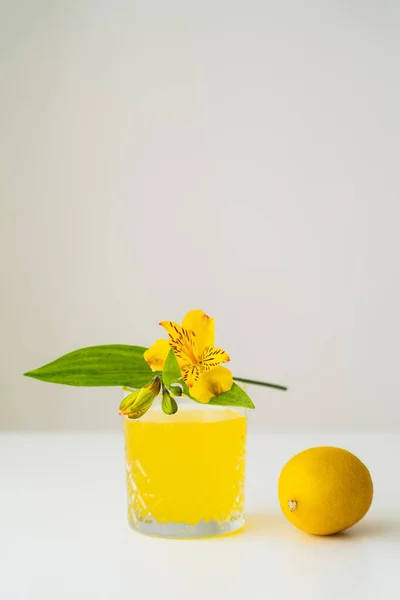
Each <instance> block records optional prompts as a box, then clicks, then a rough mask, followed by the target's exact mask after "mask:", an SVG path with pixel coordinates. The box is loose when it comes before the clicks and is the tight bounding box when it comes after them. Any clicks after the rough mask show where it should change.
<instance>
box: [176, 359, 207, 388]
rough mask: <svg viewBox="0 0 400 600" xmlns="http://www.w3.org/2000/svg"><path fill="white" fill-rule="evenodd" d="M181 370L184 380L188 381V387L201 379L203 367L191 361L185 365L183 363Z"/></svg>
mask: <svg viewBox="0 0 400 600" xmlns="http://www.w3.org/2000/svg"><path fill="white" fill-rule="evenodd" d="M181 371H182V376H183V380H184V381H185V382H186V384H187V385H188V387H190V388H191V387H192V386H193V385H194V384H195V383H196V381H197V380H198V379H199V377H200V374H201V373H202V371H203V368H202V366H201V365H192V364H191V363H186V364H185V365H182V367H181Z"/></svg>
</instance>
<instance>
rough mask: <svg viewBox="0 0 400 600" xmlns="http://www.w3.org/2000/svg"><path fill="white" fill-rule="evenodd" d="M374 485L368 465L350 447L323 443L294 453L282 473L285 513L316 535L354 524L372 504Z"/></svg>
mask: <svg viewBox="0 0 400 600" xmlns="http://www.w3.org/2000/svg"><path fill="white" fill-rule="evenodd" d="M372 495H373V486H372V480H371V475H370V474H369V471H368V469H367V467H366V466H365V465H364V464H363V463H362V462H361V461H360V460H359V459H358V458H357V457H356V456H354V454H351V453H350V452H348V451H347V450H342V449H341V448H332V447H329V446H323V447H319V448H310V449H309V450H304V452H300V454H297V455H296V456H294V457H293V458H292V459H291V460H289V462H288V463H287V464H286V465H285V466H284V467H283V470H282V472H281V474H280V477H279V484H278V496H279V503H280V505H281V509H282V512H283V514H284V515H285V517H287V518H288V519H289V521H290V522H291V523H293V525H295V526H296V527H298V528H299V529H301V530H302V531H306V532H307V533H312V534H314V535H329V534H332V533H338V532H339V531H343V530H344V529H347V528H348V527H351V526H352V525H355V523H357V522H358V521H359V520H360V519H362V518H363V516H364V515H365V514H366V513H367V511H368V509H369V507H370V506H371V502H372Z"/></svg>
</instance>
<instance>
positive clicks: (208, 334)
mask: <svg viewBox="0 0 400 600" xmlns="http://www.w3.org/2000/svg"><path fill="white" fill-rule="evenodd" d="M182 326H183V327H185V328H186V329H190V330H191V331H194V333H195V334H196V346H197V352H198V353H199V354H201V353H202V352H203V350H204V348H206V347H207V346H213V345H214V319H212V318H211V317H209V316H208V315H206V314H205V313H203V311H202V310H191V311H190V312H188V314H187V315H186V316H185V318H184V319H183V321H182Z"/></svg>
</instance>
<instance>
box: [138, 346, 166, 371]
mask: <svg viewBox="0 0 400 600" xmlns="http://www.w3.org/2000/svg"><path fill="white" fill-rule="evenodd" d="M169 351H170V345H169V343H168V340H157V341H156V342H154V344H153V345H152V346H151V347H150V348H149V349H148V350H146V352H145V353H144V354H143V356H144V359H145V361H146V362H147V364H148V365H149V367H151V369H152V370H153V371H162V370H163V368H164V363H165V359H166V358H167V355H168V352H169Z"/></svg>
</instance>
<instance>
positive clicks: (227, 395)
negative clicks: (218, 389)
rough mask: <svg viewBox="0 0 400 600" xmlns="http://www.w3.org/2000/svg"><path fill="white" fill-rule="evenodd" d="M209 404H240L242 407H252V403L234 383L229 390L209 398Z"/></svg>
mask: <svg viewBox="0 0 400 600" xmlns="http://www.w3.org/2000/svg"><path fill="white" fill-rule="evenodd" d="M209 404H217V405H219V406H242V407H244V408H254V404H253V402H252V401H251V399H250V398H249V396H248V395H247V394H246V392H245V391H244V390H242V388H241V387H239V386H238V385H237V384H236V383H234V384H233V385H232V387H231V389H230V390H229V392H223V393H222V394H220V395H219V396H215V397H214V398H211V400H210V402H209Z"/></svg>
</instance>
